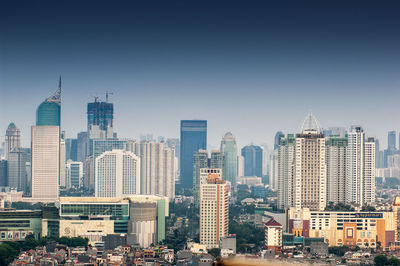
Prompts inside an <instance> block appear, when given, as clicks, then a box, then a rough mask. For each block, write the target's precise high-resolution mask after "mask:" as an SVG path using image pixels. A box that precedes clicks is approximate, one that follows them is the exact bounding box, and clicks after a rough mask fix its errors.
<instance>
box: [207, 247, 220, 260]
mask: <svg viewBox="0 0 400 266" xmlns="http://www.w3.org/2000/svg"><path fill="white" fill-rule="evenodd" d="M208 253H209V254H211V255H212V256H213V257H214V258H218V257H219V256H220V255H221V249H219V248H213V249H210V250H209V251H208Z"/></svg>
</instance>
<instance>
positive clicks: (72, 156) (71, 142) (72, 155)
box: [65, 138, 78, 161]
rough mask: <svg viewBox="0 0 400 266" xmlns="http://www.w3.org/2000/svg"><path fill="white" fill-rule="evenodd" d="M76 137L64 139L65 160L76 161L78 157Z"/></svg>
mask: <svg viewBox="0 0 400 266" xmlns="http://www.w3.org/2000/svg"><path fill="white" fill-rule="evenodd" d="M77 145H78V143H77V139H71V138H68V139H65V160H66V161H68V160H71V161H76V160H77V157H78V155H77V154H78V146H77Z"/></svg>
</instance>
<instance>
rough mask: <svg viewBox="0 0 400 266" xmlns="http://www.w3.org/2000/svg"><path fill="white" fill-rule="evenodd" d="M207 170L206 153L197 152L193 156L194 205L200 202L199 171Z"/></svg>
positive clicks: (202, 151) (204, 151) (203, 151)
mask: <svg viewBox="0 0 400 266" xmlns="http://www.w3.org/2000/svg"><path fill="white" fill-rule="evenodd" d="M202 168H208V152H207V151H206V150H199V151H198V152H196V153H195V154H194V156H193V196H194V201H195V204H196V205H198V204H199V202H200V170H201V169H202Z"/></svg>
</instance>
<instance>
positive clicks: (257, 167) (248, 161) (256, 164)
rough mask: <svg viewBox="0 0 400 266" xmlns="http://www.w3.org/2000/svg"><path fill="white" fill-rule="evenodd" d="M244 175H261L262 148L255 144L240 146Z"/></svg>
mask: <svg viewBox="0 0 400 266" xmlns="http://www.w3.org/2000/svg"><path fill="white" fill-rule="evenodd" d="M242 156H243V158H244V175H245V176H258V177H262V176H263V149H262V148H261V147H260V146H256V145H247V146H245V147H243V148H242Z"/></svg>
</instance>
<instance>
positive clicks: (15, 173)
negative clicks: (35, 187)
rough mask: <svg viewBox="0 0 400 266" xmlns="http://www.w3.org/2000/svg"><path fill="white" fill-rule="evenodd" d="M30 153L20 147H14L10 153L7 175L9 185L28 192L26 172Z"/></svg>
mask: <svg viewBox="0 0 400 266" xmlns="http://www.w3.org/2000/svg"><path fill="white" fill-rule="evenodd" d="M27 156H28V154H27V153H26V152H25V151H24V150H22V149H20V148H14V149H13V150H12V151H10V152H9V153H8V161H7V176H8V186H9V187H11V188H15V189H17V191H24V192H27V187H28V178H27V173H26V162H27Z"/></svg>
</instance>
